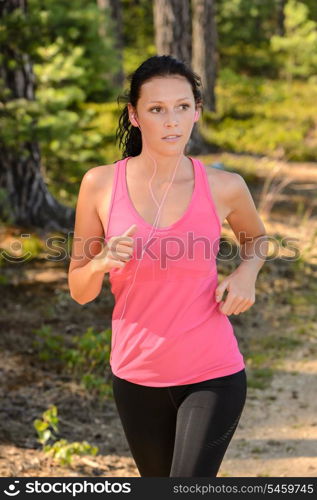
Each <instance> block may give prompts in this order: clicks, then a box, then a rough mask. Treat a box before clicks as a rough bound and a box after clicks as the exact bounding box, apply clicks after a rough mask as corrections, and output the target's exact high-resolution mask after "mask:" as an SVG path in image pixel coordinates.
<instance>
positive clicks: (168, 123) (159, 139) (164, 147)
mask: <svg viewBox="0 0 317 500" xmlns="http://www.w3.org/2000/svg"><path fill="white" fill-rule="evenodd" d="M128 109H129V114H130V119H131V116H132V113H133V112H134V110H133V107H132V106H131V104H130V103H129V104H128ZM194 114H195V100H194V96H193V92H192V87H191V85H190V83H189V82H188V80H187V79H186V78H184V77H182V76H180V75H179V76H178V75H173V76H168V77H155V78H152V79H151V80H148V81H146V82H145V83H143V85H142V87H141V94H140V98H139V100H138V102H137V106H136V118H137V120H138V122H139V124H140V129H141V134H142V143H143V148H144V143H145V146H146V147H148V148H150V150H151V151H153V152H155V153H157V154H159V155H173V154H180V153H181V152H182V151H183V150H184V149H185V146H186V143H187V142H188V140H189V138H190V134H191V131H192V128H193V124H194V121H193V120H194ZM174 134H175V135H180V137H179V138H178V139H177V140H175V141H169V140H167V139H163V138H164V137H166V136H168V135H174Z"/></svg>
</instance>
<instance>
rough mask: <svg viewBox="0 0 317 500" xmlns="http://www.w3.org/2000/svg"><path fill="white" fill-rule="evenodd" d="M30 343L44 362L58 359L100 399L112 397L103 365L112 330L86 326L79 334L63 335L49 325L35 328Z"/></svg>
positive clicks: (107, 356)
mask: <svg viewBox="0 0 317 500" xmlns="http://www.w3.org/2000/svg"><path fill="white" fill-rule="evenodd" d="M34 333H35V335H36V338H35V340H34V341H33V346H34V347H35V348H36V349H37V350H38V356H39V358H40V359H41V360H43V361H50V360H51V361H55V362H56V361H57V362H59V363H61V364H62V365H64V366H65V368H66V370H67V371H68V372H69V373H71V374H72V375H74V376H75V377H77V378H78V379H79V380H80V382H81V383H82V385H83V386H84V387H85V389H87V390H93V391H94V392H95V393H97V394H98V395H99V396H100V397H101V398H102V397H104V396H111V394H112V391H111V387H109V384H107V383H106V382H105V367H106V366H107V365H109V358H110V345H111V329H107V330H104V331H101V332H95V331H94V329H93V328H92V327H90V328H88V329H87V330H86V332H85V333H84V334H83V335H81V336H72V337H71V338H65V336H63V335H61V334H58V333H55V332H53V331H52V328H51V326H50V325H44V326H43V327H42V328H40V329H36V330H34Z"/></svg>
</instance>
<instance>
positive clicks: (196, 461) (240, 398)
mask: <svg viewBox="0 0 317 500" xmlns="http://www.w3.org/2000/svg"><path fill="white" fill-rule="evenodd" d="M112 388H113V395H114V400H115V404H116V407H117V410H118V413H119V417H120V420H121V423H122V426H123V430H124V433H125V436H126V438H127V441H128V444H129V447H130V450H131V453H132V456H133V458H134V460H135V463H136V466H137V468H138V470H139V473H140V475H141V476H149V477H154V476H160V477H216V476H217V472H218V470H219V468H220V465H221V462H222V459H223V457H224V454H225V452H226V450H227V448H228V445H229V443H230V441H231V438H232V436H233V434H234V432H235V430H236V427H237V425H238V422H239V419H240V416H241V413H242V410H243V408H244V404H245V400H246V394H247V377H246V372H245V369H242V370H241V371H239V372H236V373H234V374H232V375H226V376H224V377H218V378H213V379H209V380H204V381H203V382H196V383H194V384H187V385H178V386H177V385H176V386H169V387H149V386H144V385H139V384H134V383H132V382H128V381H127V380H124V379H121V378H119V377H117V376H116V375H114V373H112Z"/></svg>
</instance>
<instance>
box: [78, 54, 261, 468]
mask: <svg viewBox="0 0 317 500" xmlns="http://www.w3.org/2000/svg"><path fill="white" fill-rule="evenodd" d="M130 83H131V87H130V91H129V94H128V96H127V97H128V103H127V105H126V106H125V108H124V109H123V112H122V115H121V117H120V120H119V128H118V132H117V137H119V138H120V146H122V145H123V146H124V150H123V158H122V159H121V160H120V161H118V162H116V163H114V164H112V165H104V166H98V167H95V168H92V169H90V170H89V171H88V172H87V173H86V174H85V175H84V177H83V179H82V183H81V187H80V192H79V196H78V202H77V209H76V222H75V234H74V244H73V254H72V260H71V264H70V269H69V287H70V292H71V296H72V297H73V298H74V300H76V301H77V302H78V303H80V304H85V303H87V302H89V301H91V300H93V299H94V298H95V297H97V296H98V295H99V293H100V290H101V287H102V283H103V278H104V275H105V273H107V272H108V273H109V279H110V283H111V291H112V293H113V294H114V297H115V307H114V310H113V315H112V345H111V359H110V365H111V370H112V383H113V394H114V398H115V403H116V406H117V409H118V413H119V416H120V419H121V422H122V425H123V429H124V432H125V435H126V438H127V441H128V443H129V446H130V449H131V453H132V455H133V458H134V460H135V462H136V465H137V467H138V470H139V472H140V475H141V476H152V477H153V476H171V477H176V476H183V477H185V476H189V477H215V476H216V475H217V472H218V470H219V467H220V465H221V462H222V459H223V457H224V454H225V452H226V449H227V447H228V445H229V442H230V440H231V438H232V436H233V434H234V432H235V429H236V427H237V425H238V422H239V419H240V416H241V413H242V410H243V407H244V404H245V400H246V387H247V383H246V382H247V381H246V373H245V364H244V360H243V356H242V354H241V353H240V351H239V347H238V343H237V340H236V337H235V335H234V331H233V327H232V325H231V323H230V321H229V319H228V317H227V315H230V314H240V313H241V312H244V311H246V310H247V309H249V308H250V306H251V305H252V304H253V303H254V301H255V281H256V277H257V273H258V271H259V270H260V268H261V266H262V265H263V262H264V259H263V257H262V258H261V257H259V256H258V255H256V254H257V253H259V252H255V249H256V247H255V242H256V241H258V237H259V236H262V237H263V236H264V235H265V228H264V225H263V223H262V221H261V220H260V218H259V216H258V214H257V211H256V208H255V206H254V203H253V200H252V197H251V195H250V193H249V190H248V188H247V186H246V183H245V182H244V180H243V178H242V177H241V176H240V175H238V174H236V173H230V172H225V171H221V170H217V169H215V168H212V167H206V166H205V165H204V164H203V163H202V162H201V161H200V160H198V159H195V158H192V157H187V156H185V155H184V149H185V147H186V144H187V142H188V140H189V138H190V135H191V132H192V128H193V123H194V121H197V120H198V119H199V113H200V109H201V107H202V100H201V93H200V90H199V86H200V78H199V77H198V76H197V75H196V74H195V73H193V72H192V71H191V69H190V68H188V67H187V66H186V65H185V64H184V63H183V62H181V61H179V60H177V59H175V58H173V57H171V56H154V57H150V58H149V59H147V60H146V61H144V62H143V64H141V66H140V67H139V68H138V69H137V70H136V71H135V72H134V74H133V76H132V78H131V82H130ZM175 136H177V137H175ZM171 181H172V182H171ZM224 219H227V220H228V222H229V224H230V226H231V227H232V229H233V231H234V233H235V235H236V236H237V237H238V239H239V241H240V243H241V245H242V246H243V249H244V250H245V256H244V257H243V258H242V262H241V264H240V265H239V267H238V268H237V269H235V271H234V272H233V273H231V274H230V276H228V277H226V278H225V279H224V280H223V281H222V282H221V283H220V284H218V279H217V268H216V255H217V252H218V250H219V240H220V233H221V224H222V221H223V220H224ZM104 237H105V240H106V245H105V246H104V247H103V248H102V249H101V250H100V246H99V242H98V240H100V239H103V238H104ZM255 239H256V240H255ZM246 240H248V241H246ZM88 242H89V245H88ZM75 256H78V259H79V260H75ZM226 289H227V290H228V295H227V297H226V299H225V300H223V301H221V298H222V297H223V294H224V292H225V290H226Z"/></svg>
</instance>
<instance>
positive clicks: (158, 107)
mask: <svg viewBox="0 0 317 500" xmlns="http://www.w3.org/2000/svg"><path fill="white" fill-rule="evenodd" d="M180 106H183V107H185V109H187V108H189V104H180ZM154 109H162V108H161V107H160V106H155V107H154V108H151V109H150V111H153V110H154Z"/></svg>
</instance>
